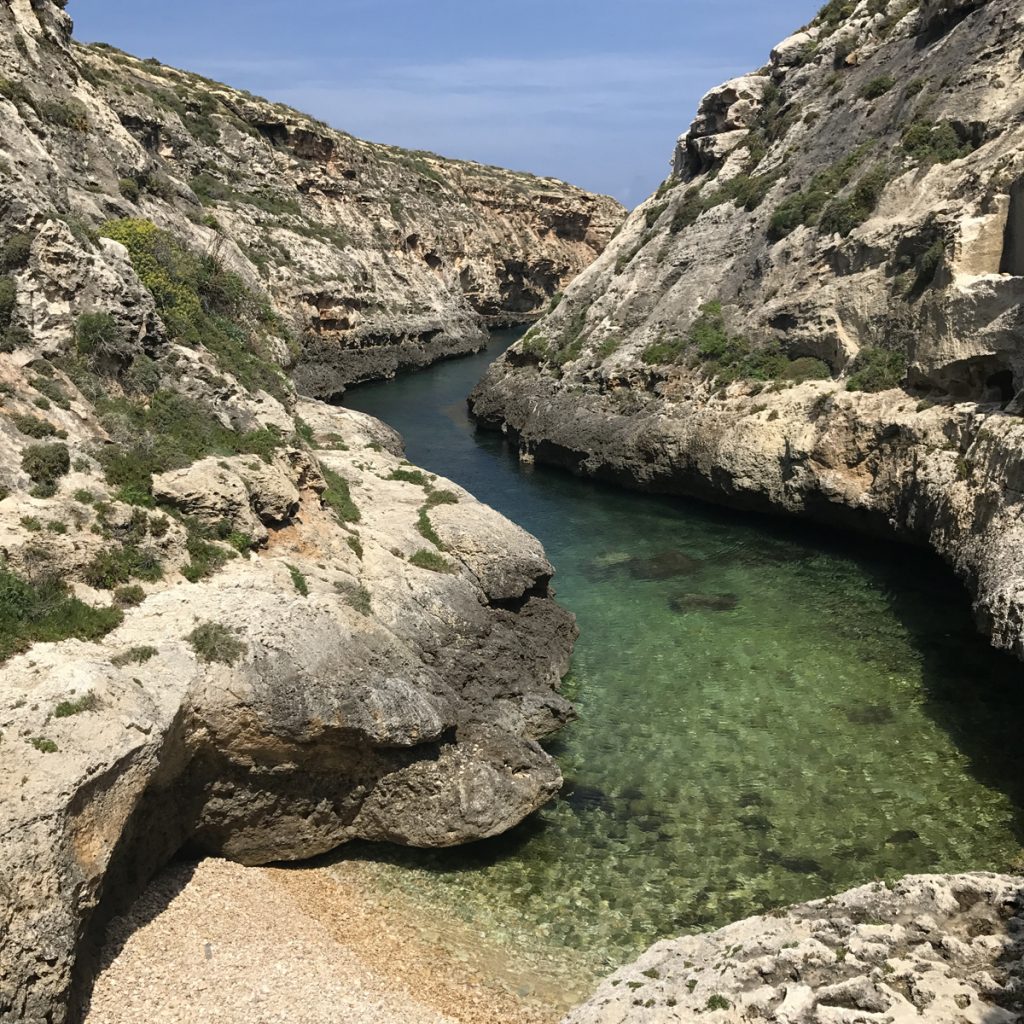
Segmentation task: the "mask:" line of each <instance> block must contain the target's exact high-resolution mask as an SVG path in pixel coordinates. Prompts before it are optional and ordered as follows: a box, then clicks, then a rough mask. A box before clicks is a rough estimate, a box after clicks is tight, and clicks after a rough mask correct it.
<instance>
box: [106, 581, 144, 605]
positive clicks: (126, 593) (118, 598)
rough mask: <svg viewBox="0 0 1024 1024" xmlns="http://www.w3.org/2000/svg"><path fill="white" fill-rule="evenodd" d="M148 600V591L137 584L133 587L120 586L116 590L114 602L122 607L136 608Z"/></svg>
mask: <svg viewBox="0 0 1024 1024" xmlns="http://www.w3.org/2000/svg"><path fill="white" fill-rule="evenodd" d="M145 600H146V592H145V591H144V590H143V589H142V587H140V586H138V585H137V584H136V585H134V586H131V587H118V588H117V589H116V590H115V591H114V603H115V604H117V605H118V606H119V607H120V608H136V607H138V606H139V605H140V604H142V602H143V601H145Z"/></svg>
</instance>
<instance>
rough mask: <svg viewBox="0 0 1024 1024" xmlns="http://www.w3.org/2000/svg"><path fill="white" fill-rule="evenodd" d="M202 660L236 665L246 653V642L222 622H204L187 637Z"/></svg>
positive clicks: (209, 662) (208, 662)
mask: <svg viewBox="0 0 1024 1024" xmlns="http://www.w3.org/2000/svg"><path fill="white" fill-rule="evenodd" d="M185 639H186V640H187V641H188V643H189V645H190V646H191V648H192V650H193V651H195V652H196V655H197V657H198V658H199V660H200V661H204V662H206V663H207V664H212V663H219V664H221V665H234V663H235V662H236V661H238V659H239V658H241V657H242V655H243V654H245V650H246V647H245V644H244V643H242V641H241V640H239V639H238V638H237V637H236V636H235V631H234V630H232V629H230V628H228V627H227V626H225V625H224V624H223V623H220V622H204V623H203V624H202V625H201V626H197V627H196V628H195V629H194V630H192V632H191V633H189V635H188V636H187V637H186V638H185Z"/></svg>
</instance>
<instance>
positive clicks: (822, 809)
mask: <svg viewBox="0 0 1024 1024" xmlns="http://www.w3.org/2000/svg"><path fill="white" fill-rule="evenodd" d="M516 336H517V335H516V334H515V332H497V333H496V334H495V336H494V338H493V339H492V343H491V346H490V348H489V349H488V351H486V352H484V353H481V354H480V355H478V356H471V357H468V358H465V359H460V360H455V361H450V362H444V363H440V364H437V365H435V366H434V367H431V368H430V369H427V370H425V371H422V372H420V373H417V374H414V375H410V376H406V377H401V378H399V379H397V380H395V381H390V382H385V383H380V384H372V385H366V386H363V387H359V388H356V389H353V390H352V391H351V392H349V393H348V394H347V395H346V397H345V403H344V404H345V405H346V406H348V407H350V408H354V409H359V410H362V411H364V412H368V413H371V414H373V415H374V416H377V417H379V418H380V419H383V420H384V421H386V422H387V423H389V424H391V425H392V426H393V427H395V428H396V429H398V430H399V431H400V432H401V433H402V435H403V436H404V438H405V440H406V443H407V446H408V457H409V459H410V460H411V461H412V462H414V463H416V464H417V465H420V466H423V467H425V468H427V469H429V470H430V471H432V472H435V473H439V474H441V475H443V476H447V477H449V478H451V479H453V480H455V481H456V482H457V483H459V484H461V485H463V486H464V487H466V488H467V489H469V490H470V491H471V492H472V493H474V494H475V495H476V496H477V497H478V498H479V499H480V500H481V501H484V502H487V503H488V504H490V505H492V506H494V507H495V508H497V509H498V510H499V511H501V512H502V513H504V514H505V515H506V516H508V517H509V518H510V519H512V520H514V521H515V522H517V523H519V524H520V525H522V526H523V527H525V528H526V529H527V530H529V531H530V532H531V533H534V534H535V535H536V536H537V537H539V538H540V540H541V541H543V543H544V545H545V547H546V548H547V552H548V556H549V558H550V559H551V561H552V562H553V563H554V564H555V566H556V567H557V569H558V575H557V577H556V581H555V584H556V589H557V592H558V599H559V601H560V602H561V603H563V604H564V605H565V606H567V607H568V608H570V609H571V610H572V611H574V612H575V613H576V615H577V616H578V618H579V625H580V629H581V636H580V640H579V644H578V646H577V648H576V655H575V658H574V660H573V667H572V672H571V675H570V677H569V678H568V680H567V681H566V690H567V693H568V694H569V696H571V697H572V698H573V699H574V700H575V701H576V703H577V705H578V708H579V712H580V718H579V721H578V722H576V723H575V724H573V725H572V726H571V727H570V728H568V729H567V730H565V732H564V733H563V734H561V735H560V736H559V737H557V738H556V739H555V740H554V741H553V742H552V743H550V744H549V749H550V750H551V752H552V753H553V754H555V755H556V756H557V757H558V759H559V761H560V763H561V765H562V768H563V771H564V774H565V776H566V779H567V783H566V787H565V789H564V791H563V793H562V795H561V796H560V797H559V799H558V800H557V801H556V802H555V803H553V804H552V805H550V806H549V807H547V808H545V809H544V810H542V811H541V812H540V813H538V814H537V815H535V816H534V817H533V818H532V819H531V820H529V821H527V822H525V823H524V824H523V825H521V826H520V827H519V828H518V829H516V830H515V831H514V832H512V833H511V834H509V835H506V836H504V837H502V838H500V839H496V840H491V841H488V842H484V843H479V844H476V845H474V846H471V847H467V848H464V849H460V850H445V851H439V852H428V851H410V850H399V849H387V848H379V847H371V846H368V845H364V846H359V847H347V848H346V849H345V850H344V851H343V852H342V854H341V856H342V857H343V858H346V859H349V858H352V857H358V858H361V859H365V860H367V861H372V862H374V863H375V865H376V867H375V868H374V871H375V873H376V874H377V875H378V876H379V878H380V880H381V881H382V882H383V883H384V884H386V885H389V886H394V887H396V888H398V889H400V890H402V891H403V893H406V894H408V895H410V896H411V897H413V898H414V899H416V900H419V901H422V902H423V903H424V904H426V905H429V906H430V907H433V908H434V909H435V910H436V911H437V912H438V913H442V914H451V915H457V916H458V917H459V918H461V919H462V920H463V921H465V922H467V923H468V924H469V925H470V926H471V927H472V929H474V930H476V931H477V932H479V933H483V934H485V935H487V936H488V937H489V938H491V939H493V940H494V941H496V942H499V943H508V944H509V947H510V948H517V949H520V950H527V949H532V950H533V951H534V952H536V953H537V954H538V955H540V956H542V957H543V955H544V951H545V950H549V951H551V953H552V955H555V954H556V953H557V955H558V956H559V957H564V956H565V955H568V956H570V957H571V958H572V960H573V963H574V964H575V965H576V967H577V968H578V971H579V978H580V980H581V983H586V982H587V981H589V980H590V979H591V978H592V977H594V976H596V975H598V974H601V973H606V972H607V971H608V970H609V969H610V968H612V967H614V966H617V965H618V964H620V963H622V962H624V961H626V960H628V959H630V958H632V957H633V956H635V955H636V954H638V953H639V952H640V951H641V950H643V949H645V948H646V947H647V946H648V945H650V944H651V943H652V942H654V941H656V940H657V939H659V938H663V937H666V936H670V935H677V934H681V933H685V932H691V931H697V930H705V929H709V928H714V927H719V926H721V925H724V924H726V923H728V922H730V921H734V920H737V919H739V918H743V917H746V916H749V915H751V914H757V913H760V912H763V911H766V910H768V909H771V908H774V907H778V906H781V905H784V904H788V903H793V902H797V901H804V900H809V899H814V898H817V897H820V896H824V895H827V894H829V893H834V892H839V891H841V890H843V889H847V888H850V887H852V886H855V885H858V884H861V883H864V882H868V881H871V880H873V879H877V878H886V879H889V878H895V877H898V876H900V875H903V874H907V873H913V872H933V871H935V872H950V871H960V870H1006V869H1008V868H1009V867H1010V865H1011V864H1012V863H1013V862H1014V861H1016V860H1019V858H1020V856H1021V852H1022V849H1021V843H1022V835H1024V828H1022V826H1024V816H1022V812H1021V807H1022V803H1024V792H1022V785H1024V746H1022V744H1021V743H1020V742H1019V723H1020V721H1021V720H1022V719H1024V687H1022V686H1021V666H1020V665H1019V663H1017V662H1016V661H1015V660H1012V659H1010V658H1009V657H1006V656H1002V655H999V654H997V653H996V652H994V651H993V650H992V649H991V648H990V647H989V646H988V644H987V642H986V641H985V640H984V639H983V638H982V637H980V636H979V635H978V634H977V632H976V630H975V627H974V623H973V620H972V617H971V613H970V607H969V602H968V599H967V596H966V595H965V594H964V592H963V591H962V589H961V588H960V587H959V586H958V585H957V584H956V582H955V580H954V579H953V577H952V574H951V573H950V572H949V570H948V569H947V568H946V567H945V566H943V565H942V564H941V563H940V562H939V561H938V560H937V559H935V558H932V557H929V556H928V555H926V554H923V553H918V552H915V551H910V550H907V549H905V548H900V547H896V546H891V545H887V544H884V543H880V542H877V541H866V540H862V539H858V538H852V539H851V538H848V537H842V536H837V535H835V534H832V533H828V532H824V531H822V532H818V531H815V530H814V529H812V528H809V527H808V526H807V525H806V524H790V523H783V522H778V521H774V520H768V519H761V518H758V517H755V516H750V515H745V516H740V515H737V514H734V513H731V512H728V511H724V510H721V509H715V508H710V507H708V506H704V505H701V504H698V503H691V502H686V501H682V500H678V499H672V500H669V499H660V498H655V497H650V496H642V495H637V494H631V493H628V492H625V491H620V490H616V489H612V488H607V487H603V486H599V485H596V484H593V483H589V482H586V481H581V480H578V479H575V478H573V477H571V476H569V475H567V474H563V473H561V472H558V471H555V470H550V469H546V468H544V467H540V466H538V467H536V468H532V467H521V466H520V465H519V464H518V462H517V460H516V458H515V456H514V453H512V452H510V451H509V450H508V448H507V446H506V445H505V442H504V441H503V439H502V438H501V437H500V436H499V435H496V434H487V433H477V432H476V431H475V430H474V427H473V425H472V423H471V422H470V420H469V418H468V416H467V414H466V396H467V395H468V394H469V392H470V391H471V390H472V388H473V386H474V385H475V383H476V382H477V380H478V379H479V378H480V377H481V376H482V375H483V372H484V370H485V368H486V366H487V364H488V363H489V362H490V361H491V360H493V359H494V358H495V357H496V356H497V355H498V354H500V352H501V351H502V350H503V348H504V347H505V346H506V345H507V344H509V343H510V342H511V340H513V339H514V337H516Z"/></svg>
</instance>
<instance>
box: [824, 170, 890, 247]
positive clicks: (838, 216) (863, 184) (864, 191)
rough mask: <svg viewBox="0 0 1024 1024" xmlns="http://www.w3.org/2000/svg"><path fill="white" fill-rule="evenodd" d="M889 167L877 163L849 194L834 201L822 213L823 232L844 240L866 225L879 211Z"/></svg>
mask: <svg viewBox="0 0 1024 1024" xmlns="http://www.w3.org/2000/svg"><path fill="white" fill-rule="evenodd" d="M889 178H890V173H889V168H888V167H886V166H885V165H884V164H878V165H877V166H875V167H874V168H872V169H871V170H870V171H868V173H867V174H866V175H864V177H863V178H861V179H860V181H858V182H857V184H856V186H854V189H853V191H852V192H851V193H850V194H849V195H845V196H843V197H841V198H839V199H834V200H833V201H832V202H831V203H829V205H828V206H827V207H826V208H825V209H824V210H823V211H822V214H821V224H820V227H821V230H822V231H823V232H825V233H826V234H839V235H842V236H843V237H844V238H845V237H846V236H847V235H848V234H849V233H850V232H851V231H853V229H854V228H856V227H858V226H859V225H861V224H863V223H864V221H866V220H867V219H868V218H869V217H870V216H871V214H873V213H874V212H875V210H876V209H877V208H878V203H879V200H881V198H882V193H883V192H884V191H885V186H886V185H888V184H889Z"/></svg>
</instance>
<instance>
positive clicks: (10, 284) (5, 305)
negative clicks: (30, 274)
mask: <svg viewBox="0 0 1024 1024" xmlns="http://www.w3.org/2000/svg"><path fill="white" fill-rule="evenodd" d="M17 307H18V287H17V285H16V284H15V283H14V279H13V278H10V277H0V330H3V331H6V330H7V328H8V327H9V326H10V324H11V320H12V319H13V318H14V311H15V309H17Z"/></svg>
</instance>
